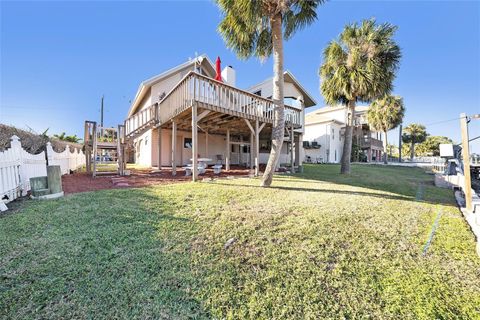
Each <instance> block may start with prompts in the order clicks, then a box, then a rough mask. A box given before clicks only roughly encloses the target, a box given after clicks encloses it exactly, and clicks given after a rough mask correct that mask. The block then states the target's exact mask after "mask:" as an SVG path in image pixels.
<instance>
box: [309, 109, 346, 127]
mask: <svg viewBox="0 0 480 320" xmlns="http://www.w3.org/2000/svg"><path fill="white" fill-rule="evenodd" d="M325 122H334V123H337V124H340V125H343V124H344V123H343V122H342V121H339V120H336V119H333V118H330V117H328V116H324V115H322V114H321V113H318V110H317V111H313V112H310V113H307V114H305V125H310V124H316V123H325Z"/></svg>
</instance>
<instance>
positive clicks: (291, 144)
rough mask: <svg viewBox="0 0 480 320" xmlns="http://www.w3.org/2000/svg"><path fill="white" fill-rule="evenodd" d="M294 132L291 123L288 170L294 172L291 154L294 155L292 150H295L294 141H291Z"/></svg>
mask: <svg viewBox="0 0 480 320" xmlns="http://www.w3.org/2000/svg"><path fill="white" fill-rule="evenodd" d="M294 135H295V134H294V132H293V124H292V126H291V127H290V172H291V173H295V163H294V162H293V161H294V160H293V156H294V152H295V146H294V141H293V138H294Z"/></svg>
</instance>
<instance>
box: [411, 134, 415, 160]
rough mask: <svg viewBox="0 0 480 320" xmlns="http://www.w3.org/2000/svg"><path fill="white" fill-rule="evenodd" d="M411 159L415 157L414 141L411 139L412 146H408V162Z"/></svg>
mask: <svg viewBox="0 0 480 320" xmlns="http://www.w3.org/2000/svg"><path fill="white" fill-rule="evenodd" d="M413 157H415V140H413V137H412V145H411V146H410V160H411V161H413Z"/></svg>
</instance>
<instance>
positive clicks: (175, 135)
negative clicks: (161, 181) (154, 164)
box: [172, 120, 177, 176]
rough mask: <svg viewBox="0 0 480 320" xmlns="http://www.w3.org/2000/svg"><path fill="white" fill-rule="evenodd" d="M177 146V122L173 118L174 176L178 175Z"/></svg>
mask: <svg viewBox="0 0 480 320" xmlns="http://www.w3.org/2000/svg"><path fill="white" fill-rule="evenodd" d="M176 148H177V122H176V121H175V120H172V176H175V175H177V161H176V159H175V157H176V154H177V152H176Z"/></svg>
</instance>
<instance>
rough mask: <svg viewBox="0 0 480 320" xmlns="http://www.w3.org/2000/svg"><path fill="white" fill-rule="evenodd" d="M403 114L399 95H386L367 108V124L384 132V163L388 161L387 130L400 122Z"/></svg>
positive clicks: (401, 100)
mask: <svg viewBox="0 0 480 320" xmlns="http://www.w3.org/2000/svg"><path fill="white" fill-rule="evenodd" d="M404 114H405V107H404V106H403V99H402V98H401V97H399V96H391V95H386V96H384V97H383V98H381V99H378V100H375V101H374V102H373V103H372V105H371V106H370V108H368V112H367V117H368V124H369V125H370V126H371V127H372V128H373V129H375V130H377V131H381V132H383V133H384V134H385V139H383V162H384V163H385V164H387V163H388V160H387V156H388V142H387V132H388V131H389V130H392V129H394V128H396V127H398V126H399V125H400V124H401V123H402V120H403V115H404Z"/></svg>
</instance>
